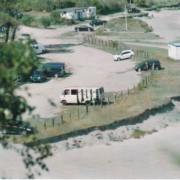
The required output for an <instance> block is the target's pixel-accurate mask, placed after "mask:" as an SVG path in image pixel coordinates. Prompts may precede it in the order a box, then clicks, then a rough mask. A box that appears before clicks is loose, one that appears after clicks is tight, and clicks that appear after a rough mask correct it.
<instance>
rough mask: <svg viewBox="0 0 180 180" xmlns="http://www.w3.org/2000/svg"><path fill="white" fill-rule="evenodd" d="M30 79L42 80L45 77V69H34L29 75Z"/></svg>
mask: <svg viewBox="0 0 180 180" xmlns="http://www.w3.org/2000/svg"><path fill="white" fill-rule="evenodd" d="M30 79H31V81H36V82H43V81H45V80H46V79H47V76H46V74H45V69H36V70H35V71H34V74H33V75H32V76H30Z"/></svg>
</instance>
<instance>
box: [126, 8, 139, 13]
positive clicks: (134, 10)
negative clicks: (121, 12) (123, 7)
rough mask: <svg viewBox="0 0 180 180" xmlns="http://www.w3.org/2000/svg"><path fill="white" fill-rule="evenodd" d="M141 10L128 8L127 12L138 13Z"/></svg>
mask: <svg viewBox="0 0 180 180" xmlns="http://www.w3.org/2000/svg"><path fill="white" fill-rule="evenodd" d="M140 12H141V11H140V10H139V9H136V8H130V9H128V13H140Z"/></svg>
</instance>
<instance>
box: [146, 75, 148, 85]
mask: <svg viewBox="0 0 180 180" xmlns="http://www.w3.org/2000/svg"><path fill="white" fill-rule="evenodd" d="M147 84H148V78H147V77H146V86H147Z"/></svg>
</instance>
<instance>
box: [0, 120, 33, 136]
mask: <svg viewBox="0 0 180 180" xmlns="http://www.w3.org/2000/svg"><path fill="white" fill-rule="evenodd" d="M0 131H1V132H2V133H4V134H23V135H26V134H31V133H34V131H35V128H34V127H33V126H30V125H29V123H28V122H24V121H21V120H15V121H14V120H6V121H4V122H1V123H0Z"/></svg>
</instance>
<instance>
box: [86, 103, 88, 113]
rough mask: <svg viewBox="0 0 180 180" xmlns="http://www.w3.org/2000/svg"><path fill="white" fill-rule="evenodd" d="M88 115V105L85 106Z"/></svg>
mask: <svg viewBox="0 0 180 180" xmlns="http://www.w3.org/2000/svg"><path fill="white" fill-rule="evenodd" d="M87 114H88V105H86V115H87Z"/></svg>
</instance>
